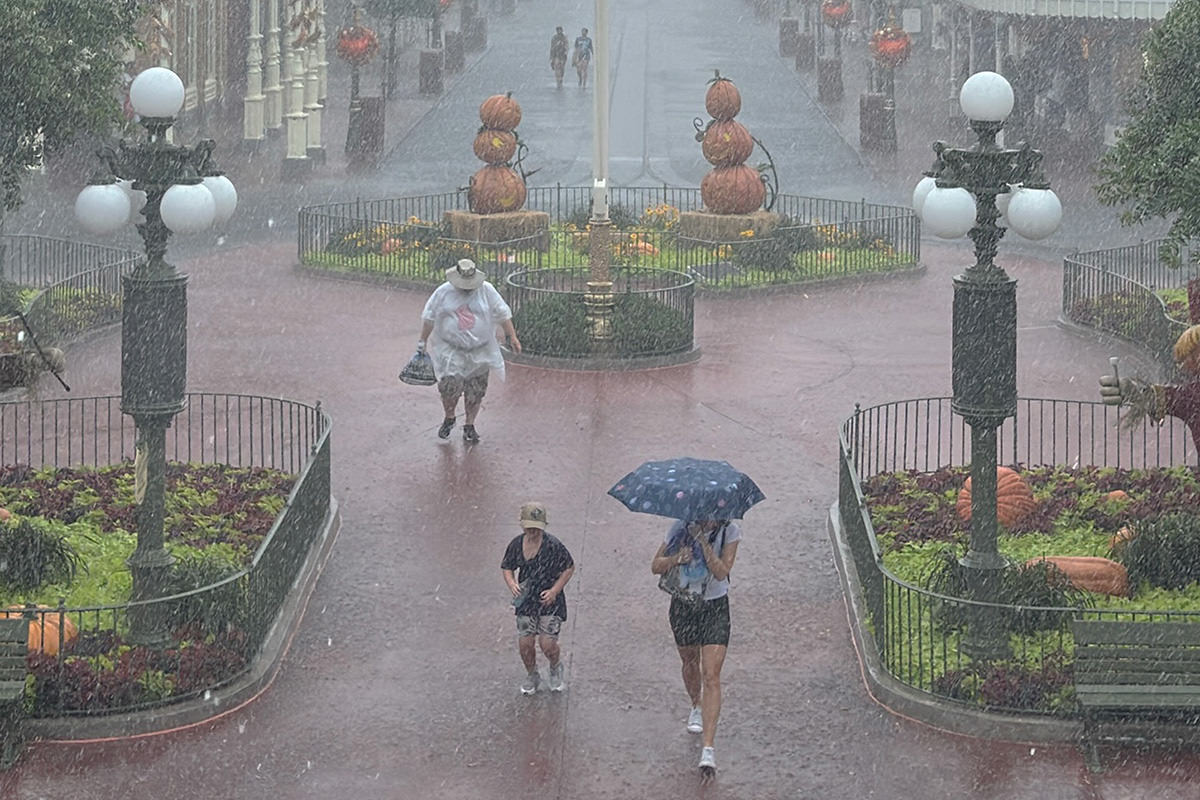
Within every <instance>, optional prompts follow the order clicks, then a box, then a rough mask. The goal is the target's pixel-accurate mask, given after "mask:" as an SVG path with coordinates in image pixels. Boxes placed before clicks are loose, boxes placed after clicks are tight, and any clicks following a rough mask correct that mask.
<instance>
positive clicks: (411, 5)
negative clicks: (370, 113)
mask: <svg viewBox="0 0 1200 800" xmlns="http://www.w3.org/2000/svg"><path fill="white" fill-rule="evenodd" d="M442 6H443V3H442V2H440V0H365V2H364V7H365V8H366V10H367V13H368V14H370V15H371V16H372V17H375V19H377V20H380V21H385V22H387V23H388V47H387V56H386V57H385V59H384V61H385V63H386V71H387V78H386V80H385V81H384V91H383V96H384V97H385V98H386V97H391V96H392V94H393V93H394V92H395V91H396V23H397V22H399V20H400V18H401V17H418V18H421V19H432V20H433V24H434V42H433V44H434V46H435V47H441V46H442V44H441V38H442V37H441V31H440V30H438V23H439V22H440V16H441V11H442Z"/></svg>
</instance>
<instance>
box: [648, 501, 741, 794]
mask: <svg viewBox="0 0 1200 800" xmlns="http://www.w3.org/2000/svg"><path fill="white" fill-rule="evenodd" d="M741 538H742V534H741V529H740V528H739V527H738V524H737V523H736V522H731V521H728V520H725V521H718V520H704V521H696V520H693V521H691V522H684V521H682V520H677V521H676V522H675V523H674V524H673V525H672V526H671V529H670V530H669V531H668V532H667V537H666V540H665V541H664V542H663V543H662V545H660V546H659V548H658V552H656V553H655V554H654V558H653V559H652V560H651V561H650V571H651V572H652V573H654V574H655V575H662V574H664V573H666V572H667V571H668V570H670V569H671V568H672V567H675V566H678V567H679V572H680V578H679V580H680V583H681V585H682V586H685V587H686V588H687V590H688V591H689V592H692V593H695V595H696V597H695V599H694V600H687V599H682V598H679V597H672V598H671V608H670V611H669V612H668V617H669V619H670V622H671V632H672V634H674V636H675V646H676V647H678V648H679V659H680V661H681V662H682V672H683V687H684V688H685V689H686V690H687V693H688V697H689V698H690V699H691V701H692V710H691V713H690V714H688V719H687V729H688V732H690V733H699V734H702V741H701V748H700V769H701V771H713V770H716V768H717V762H716V757H715V755H714V751H713V747H714V742H715V740H716V736H717V719H718V718H719V717H720V716H721V667H722V666H724V664H725V650H726V648H728V646H729V628H730V622H729V572H730V570H732V569H733V561H734V559H735V558H736V557H737V550H738V542H739V541H740V540H741Z"/></svg>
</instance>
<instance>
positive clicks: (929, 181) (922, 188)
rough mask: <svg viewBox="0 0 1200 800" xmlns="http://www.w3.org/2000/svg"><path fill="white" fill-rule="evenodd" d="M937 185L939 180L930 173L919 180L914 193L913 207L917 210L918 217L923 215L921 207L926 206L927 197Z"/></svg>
mask: <svg viewBox="0 0 1200 800" xmlns="http://www.w3.org/2000/svg"><path fill="white" fill-rule="evenodd" d="M935 186H937V181H935V180H934V179H933V178H931V177H929V176H928V175H926V176H925V177H924V178H921V180H919V181H917V185H916V188H914V189H913V193H912V209H913V211H915V212H917V216H918V217H919V216H921V209H922V208H924V207H925V198H926V197H928V196H929V193H930V192H932V191H933V188H934V187H935Z"/></svg>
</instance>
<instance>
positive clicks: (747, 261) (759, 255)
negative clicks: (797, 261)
mask: <svg viewBox="0 0 1200 800" xmlns="http://www.w3.org/2000/svg"><path fill="white" fill-rule="evenodd" d="M793 252H794V251H792V250H790V249H789V242H788V240H786V239H784V238H782V237H775V236H763V237H751V238H748V239H745V240H744V241H740V242H737V243H735V244H734V245H733V255H732V256H731V258H730V260H731V261H732V262H733V263H734V264H735V265H736V266H738V267H741V268H742V269H761V270H766V271H768V272H781V271H784V270H790V269H791V268H792V253H793Z"/></svg>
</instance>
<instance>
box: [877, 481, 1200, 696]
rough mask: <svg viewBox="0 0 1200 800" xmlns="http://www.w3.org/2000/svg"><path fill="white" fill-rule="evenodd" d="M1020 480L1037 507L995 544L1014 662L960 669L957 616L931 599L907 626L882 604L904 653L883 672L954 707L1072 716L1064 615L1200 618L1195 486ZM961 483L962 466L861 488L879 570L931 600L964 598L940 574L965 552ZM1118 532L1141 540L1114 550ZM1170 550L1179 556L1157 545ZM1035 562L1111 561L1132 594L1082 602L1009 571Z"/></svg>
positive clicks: (1051, 576)
mask: <svg viewBox="0 0 1200 800" xmlns="http://www.w3.org/2000/svg"><path fill="white" fill-rule="evenodd" d="M1020 472H1021V475H1022V477H1023V478H1025V480H1026V481H1027V482H1028V483H1029V485H1030V486H1031V488H1032V490H1033V494H1034V497H1035V499H1036V500H1037V508H1036V510H1034V511H1033V512H1031V513H1029V514H1028V515H1027V516H1025V517H1024V518H1023V519H1021V520H1019V521H1018V522H1015V523H1014V524H1013V525H1012V526H1010V527H1007V528H1005V527H1001V531H1000V536H999V540H998V549H999V550H1000V552H1001V553H1002V554H1003V555H1004V556H1006V557H1007V558H1008V559H1009V560H1010V562H1011V563H1012V564H1014V568H1013V569H1010V570H1008V571H1007V572H1006V575H1005V578H1004V580H1003V588H1002V589H1001V591H1002V594H1003V596H1002V597H1001V598H999V599H1000V602H1002V603H1004V604H1005V605H1006V606H1007V607H1008V608H1007V609H1006V610H1004V611H1002V612H1000V614H1001V615H1000V619H1001V621H1002V624H1003V625H1004V627H1005V629H1006V630H1007V632H1008V635H1009V643H1010V646H1011V650H1012V653H1013V655H1012V657H1011V658H1008V659H1004V660H1001V661H996V662H992V663H989V664H984V665H981V666H980V665H975V664H971V663H970V662H965V661H964V660H963V659H962V658H961V656H960V655H959V653H960V650H959V646H960V643H961V637H962V634H963V631H964V624H965V615H964V608H963V607H962V606H955V605H954V604H953V603H950V602H947V601H938V600H936V599H935V600H933V601H932V603H931V604H930V605H928V606H927V611H928V615H927V616H921V615H916V616H914V615H912V614H910V613H908V610H907V609H904V608H899V607H897V606H900V605H902V604H899V603H895V604H889V605H888V607H887V612H886V619H885V620H883V623H882V624H884V625H886V626H888V630H889V632H890V637H891V638H890V640H891V641H892V643H893V645H892V646H893V647H895V648H896V649H897V651H898V652H903V653H905V658H904V659H903V660H897V661H895V662H891V664H890V666H891V667H892V668H893V670H894V671H895V672H896V673H897V677H899V678H900V679H901V680H904V681H907V682H909V683H911V684H913V685H927V684H926V683H924V681H928V682H929V683H928V685H929V689H930V691H932V692H933V693H935V694H938V695H941V696H944V697H950V698H954V699H957V700H960V701H962V702H966V703H970V704H975V705H982V706H990V707H999V708H1007V709H1026V710H1034V711H1040V712H1047V713H1070V712H1072V711H1073V706H1072V703H1071V699H1072V688H1071V686H1072V673H1071V662H1072V653H1073V644H1072V642H1071V640H1070V634H1069V632H1068V630H1067V626H1066V621H1067V620H1068V619H1069V618H1070V616H1071V614H1072V613H1073V612H1072V611H1071V610H1070V608H1071V607H1075V608H1086V609H1090V610H1094V611H1098V612H1105V613H1107V615H1108V616H1107V618H1112V617H1114V616H1115V617H1118V618H1119V617H1120V614H1119V613H1116V612H1124V611H1128V612H1133V611H1141V612H1145V611H1148V610H1150V611H1153V610H1159V611H1173V612H1181V611H1200V583H1197V580H1196V579H1197V578H1200V555H1198V556H1197V557H1195V558H1193V557H1191V556H1189V555H1187V554H1188V553H1191V552H1192V551H1193V550H1197V549H1198V548H1196V547H1195V546H1194V545H1195V542H1196V539H1195V537H1198V536H1200V517H1197V516H1196V515H1197V513H1198V510H1200V480H1198V474H1197V471H1196V470H1194V469H1191V468H1183V467H1172V468H1154V469H1145V470H1121V469H1113V468H1079V469H1067V468H1064V467H1041V468H1035V469H1021V470H1020ZM967 474H968V470H967V469H966V468H946V469H940V470H937V471H935V472H916V471H900V472H888V473H883V474H878V475H875V476H873V477H871V478H869V479H867V480H866V481H865V482H864V484H863V493H864V495H865V497H866V500H867V507H868V508H869V509H870V516H871V523H872V526H873V527H874V529H875V532H876V537H877V540H878V542H879V546H880V548H881V552H882V558H883V566H884V568H885V569H886V570H887V571H888V572H889V573H891V575H893V576H894V577H895V578H897V579H899V580H900V581H902V582H904V583H907V584H911V585H914V586H918V587H923V588H925V589H926V590H927V591H933V592H934V593H935V594H946V595H951V596H959V597H961V596H962V594H955V593H953V592H949V591H947V588H946V587H947V583H946V581H945V577H946V575H947V572H948V570H947V567H948V566H949V567H950V570H951V571H952V570H953V566H954V565H955V564H956V563H957V558H958V557H959V556H961V555H962V554H963V553H964V552H965V545H966V542H967V540H968V536H969V531H968V528H967V525H966V524H965V523H964V522H963V521H962V520H961V519H960V518H959V515H958V513H957V510H956V505H957V502H958V495H959V490H960V488H961V487H962V484H963V482H964V481H965V479H966V477H967ZM1116 490H1121V491H1123V492H1125V493H1126V494H1127V495H1128V498H1127V499H1116V498H1111V499H1110V498H1109V497H1108V494H1109V493H1110V492H1114V491H1116ZM1164 521H1167V522H1170V521H1176V522H1178V524H1176V525H1175V528H1170V526H1169V525H1168V526H1167V530H1166V533H1165V534H1164V535H1163V536H1161V537H1159V538H1154V539H1151V535H1150V532H1151V531H1152V529H1154V528H1156V527H1157V528H1163V527H1164ZM1179 521H1181V522H1179ZM1192 521H1195V526H1194V530H1193V529H1192V527H1190V526H1191V525H1192ZM1125 526H1131V527H1132V528H1133V529H1135V530H1144V531H1147V533H1145V534H1143V535H1144V536H1146V539H1144V540H1143V543H1142V544H1141V545H1139V546H1138V547H1136V548H1135V547H1133V546H1131V545H1129V544H1123V543H1121V542H1116V543H1115V546H1114V542H1113V541H1112V539H1113V536H1114V535H1115V534H1116V533H1117V532H1118V531H1120V530H1121V529H1122V528H1123V527H1125ZM1176 529H1177V530H1176ZM1164 537H1165V538H1164ZM1171 537H1174V539H1172V538H1171ZM1188 537H1192V538H1188ZM1171 541H1176V542H1177V543H1179V544H1181V545H1183V546H1181V547H1179V548H1176V549H1175V550H1171V548H1169V547H1159V545H1160V544H1161V543H1162V542H1167V543H1169V542H1171ZM1151 543H1154V547H1155V548H1158V549H1153V548H1151V547H1150V544H1151ZM1181 553H1182V555H1180V554H1181ZM1041 556H1102V557H1108V558H1113V559H1114V560H1116V561H1118V562H1120V563H1123V564H1124V565H1125V567H1126V568H1127V569H1128V572H1129V579H1130V586H1131V589H1132V591H1131V596H1130V597H1118V596H1111V595H1103V594H1093V593H1090V592H1086V593H1085V592H1079V591H1076V590H1074V589H1073V588H1071V587H1069V586H1068V585H1066V584H1065V583H1064V582H1062V581H1061V580H1060V579H1059V578H1060V576H1059V574H1058V573H1055V572H1054V571H1053V570H1047V569H1046V568H1045V567H1044V566H1043V567H1039V566H1037V565H1034V566H1031V567H1027V568H1024V569H1018V568H1017V567H1016V566H1015V565H1024V564H1025V562H1027V561H1028V560H1029V559H1036V558H1039V557H1041ZM1156 584H1157V585H1156ZM876 627H878V625H877V626H876Z"/></svg>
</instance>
